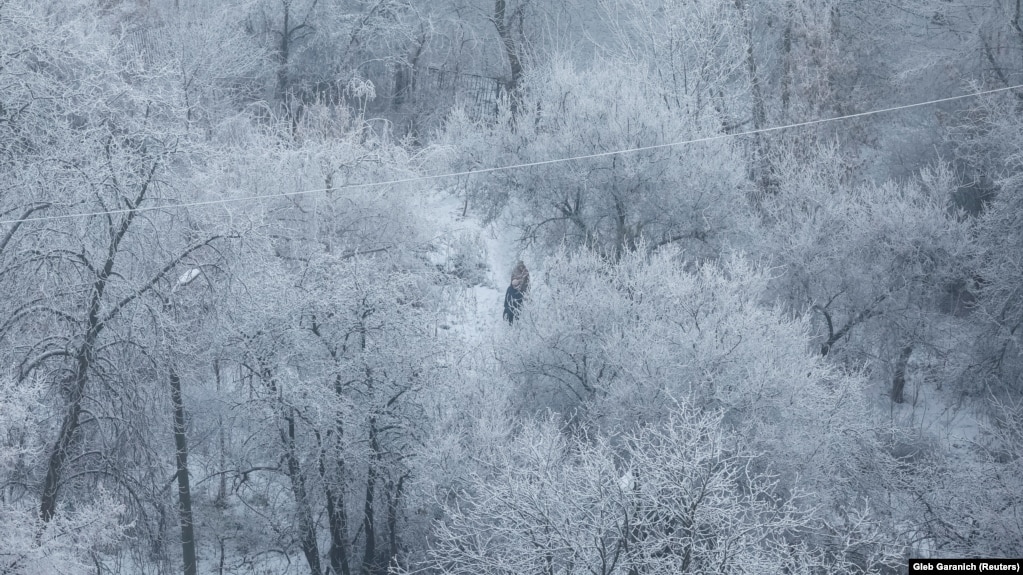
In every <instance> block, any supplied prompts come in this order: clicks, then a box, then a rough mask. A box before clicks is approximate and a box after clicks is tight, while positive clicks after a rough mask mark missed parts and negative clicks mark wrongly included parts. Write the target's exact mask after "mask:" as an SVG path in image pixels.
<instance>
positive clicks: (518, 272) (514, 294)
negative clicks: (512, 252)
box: [504, 260, 529, 323]
mask: <svg viewBox="0 0 1023 575" xmlns="http://www.w3.org/2000/svg"><path fill="white" fill-rule="evenodd" d="M528 290H529V270H527V269H526V264H524V263H522V260H519V263H518V264H516V266H515V269H514V270H512V276H511V285H509V286H508V289H507V290H506V291H505V292H504V319H506V320H508V323H514V322H515V320H516V318H518V317H519V309H520V308H521V307H522V298H523V296H525V294H526V292H527V291H528Z"/></svg>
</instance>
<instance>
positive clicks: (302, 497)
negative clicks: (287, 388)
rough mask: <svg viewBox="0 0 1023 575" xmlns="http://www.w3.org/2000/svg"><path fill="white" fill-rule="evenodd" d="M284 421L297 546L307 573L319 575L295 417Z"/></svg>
mask: <svg viewBox="0 0 1023 575" xmlns="http://www.w3.org/2000/svg"><path fill="white" fill-rule="evenodd" d="M284 421H285V422H286V423H287V428H286V429H282V430H281V440H282V441H283V442H284V457H285V459H286V461H287V464H288V476H289V477H290V478H291V492H292V494H293V495H294V496H295V513H296V515H298V537H299V545H300V546H301V547H302V554H303V555H305V559H306V562H307V563H309V571H310V572H311V573H312V575H321V573H322V571H321V570H320V548H319V545H318V544H317V542H316V524H315V522H314V521H313V512H312V508H311V507H310V505H309V495H308V493H307V492H306V486H305V475H303V472H302V464H301V462H300V461H299V459H298V453H296V447H295V416H294V415H293V414H291V413H288V414H287V415H285V417H284Z"/></svg>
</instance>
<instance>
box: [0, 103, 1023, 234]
mask: <svg viewBox="0 0 1023 575" xmlns="http://www.w3.org/2000/svg"><path fill="white" fill-rule="evenodd" d="M1021 88H1023V84H1017V85H1015V86H1008V87H1005V88H994V89H991V90H983V91H980V92H972V93H970V94H960V95H958V96H949V97H947V98H937V99H934V100H927V101H924V102H916V103H913V104H903V105H900V106H892V107H890V108H879V109H876V110H869V111H867V112H857V113H855V114H846V115H844V116H835V117H833V118H821V119H817V120H807V121H805V122H796V123H793V124H785V125H782V126H770V127H767V128H758V129H754V130H746V131H743V132H731V133H727V134H717V135H714V136H706V137H702V138H693V139H690V140H680V141H677V142H668V143H665V144H652V145H649V146H638V147H635V148H623V149H619V150H609V151H606V152H596V153H593V154H584V155H581V156H569V157H565V158H552V159H549V160H539V161H536V162H525V163H521V164H509V165H505V166H496V167H493V168H480V169H474V170H464V171H461V172H446V173H443V174H432V175H431V174H427V175H418V176H411V177H408V178H398V179H393V180H384V181H379V182H366V183H362V184H345V185H342V186H337V187H333V188H315V189H309V190H298V191H294V192H280V193H274V194H262V195H255V196H242V197H237V198H220V199H216V200H204V201H201V202H181V203H173V204H164V205H159V206H156V205H153V206H140V207H137V208H120V209H116V210H104V211H96V212H78V213H72V214H61V215H53V216H36V217H29V218H24V219H20V220H0V224H17V223H19V222H20V223H24V222H40V221H50V220H65V219H72V218H87V217H92V216H105V215H114V214H125V213H128V212H136V213H138V212H149V211H154V210H167V209H175V208H194V207H203V206H214V205H220V204H231V203H244V202H256V201H261V200H270V199H274V198H289V197H295V196H305V195H311V194H319V193H323V192H334V191H340V190H351V189H359V188H377V187H383V186H395V185H399V184H410V183H415V182H426V181H431V180H441V179H447V178H458V177H463V176H471V175H475V174H490V173H494V172H504V171H509V170H519V169H523V168H534V167H539V166H550V165H553V164H562V163H566V162H574V161H579V160H589V159H594V158H605V157H608V156H617V155H623V154H634V153H636V152H646V151H649V150H659V149H663V148H675V147H680V146H688V145H691V144H701V143H706V142H714V141H717V140H725V139H728V138H739V137H742V136H752V135H754V134H766V133H770V132H780V131H782V130H791V129H795V128H804V127H807V126H814V125H820V124H827V123H831V122H842V121H845V120H851V119H854V118H863V117H866V116H876V115H878V114H888V113H891V112H898V111H900V110H908V109H911V108H921V107H924V106H933V105H935V104H942V103H945V102H953V101H956V100H965V99H967V98H976V97H978V96H987V95H989V94H997V93H999V92H1008V91H1011V90H1018V89H1021Z"/></svg>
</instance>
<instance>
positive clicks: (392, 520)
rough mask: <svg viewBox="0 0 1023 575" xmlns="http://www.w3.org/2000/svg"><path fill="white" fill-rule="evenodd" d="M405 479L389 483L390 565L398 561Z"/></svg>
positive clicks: (402, 477)
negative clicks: (399, 516)
mask: <svg viewBox="0 0 1023 575" xmlns="http://www.w3.org/2000/svg"><path fill="white" fill-rule="evenodd" d="M405 477H407V476H406V475H402V476H401V477H400V478H399V479H398V484H397V485H395V484H394V482H388V483H387V542H388V550H387V556H388V565H390V564H392V563H394V562H396V561H397V560H398V511H399V509H401V497H402V494H403V492H404V487H405Z"/></svg>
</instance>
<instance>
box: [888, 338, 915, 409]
mask: <svg viewBox="0 0 1023 575" xmlns="http://www.w3.org/2000/svg"><path fill="white" fill-rule="evenodd" d="M911 355H913V346H912V345H907V346H906V347H904V348H902V352H901V353H899V359H898V360H896V362H895V377H893V378H892V401H894V402H895V403H902V402H903V401H905V398H904V397H903V392H904V391H905V389H906V366H907V365H908V364H909V356H911Z"/></svg>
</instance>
